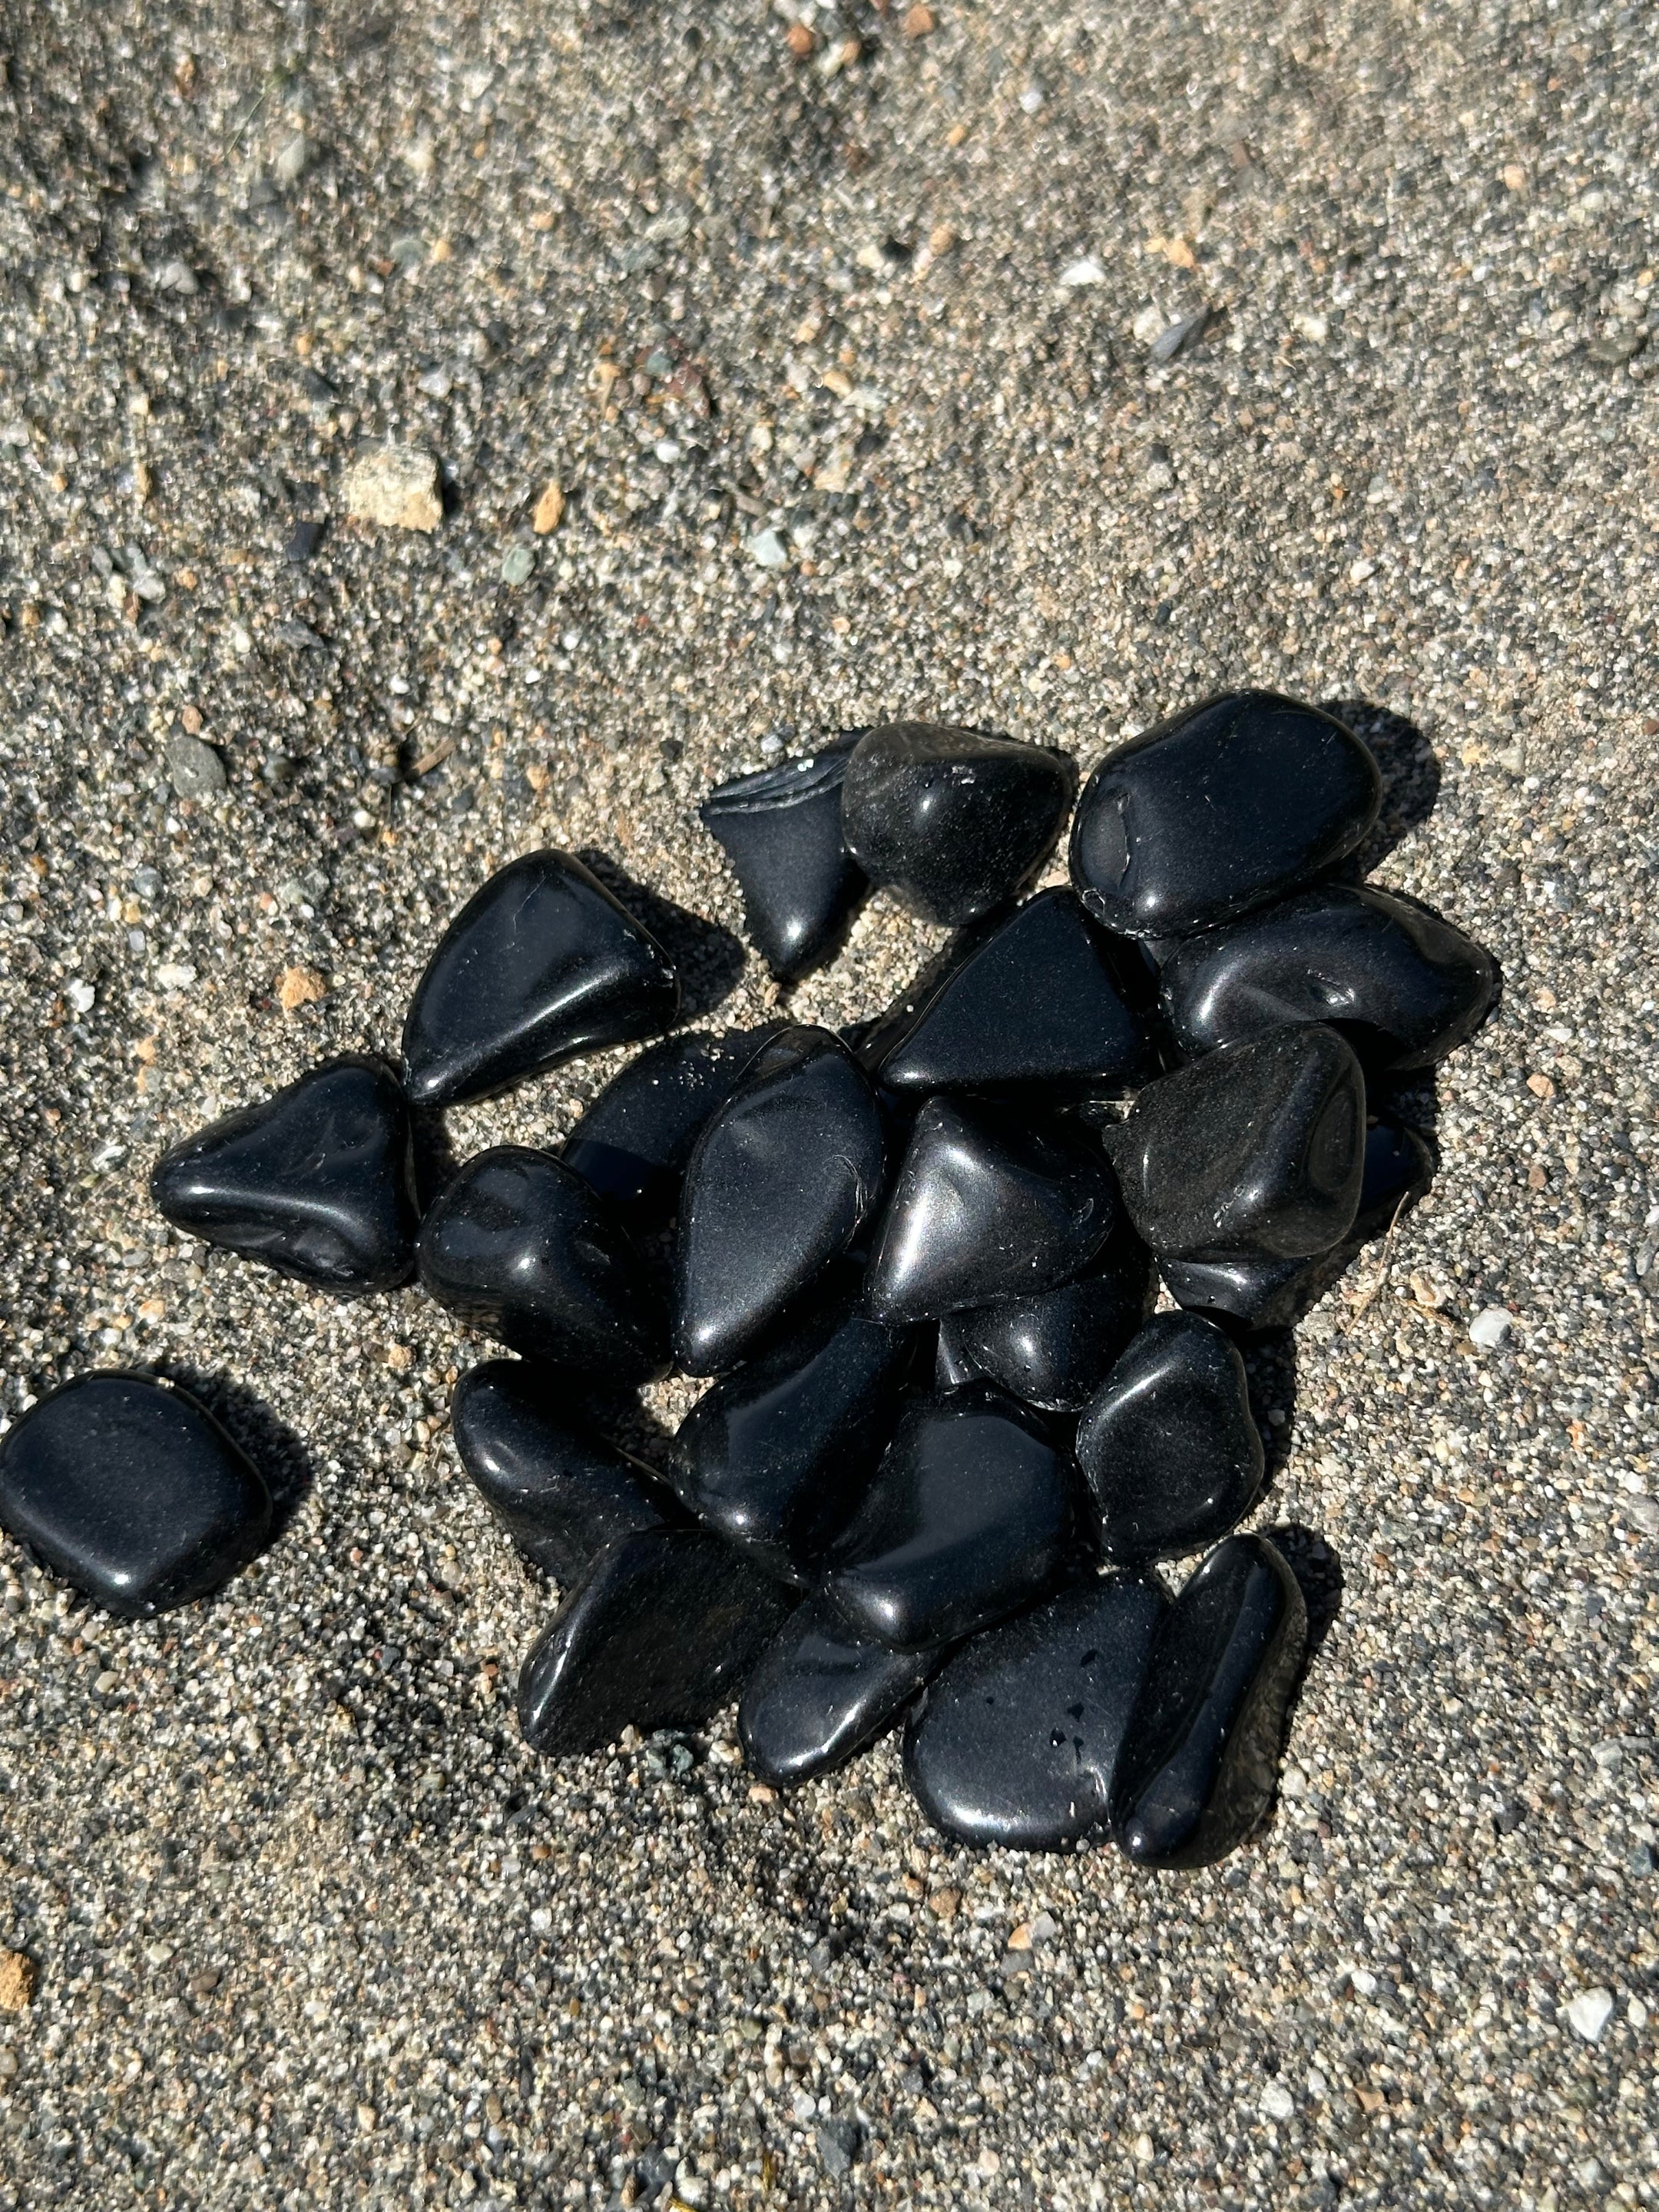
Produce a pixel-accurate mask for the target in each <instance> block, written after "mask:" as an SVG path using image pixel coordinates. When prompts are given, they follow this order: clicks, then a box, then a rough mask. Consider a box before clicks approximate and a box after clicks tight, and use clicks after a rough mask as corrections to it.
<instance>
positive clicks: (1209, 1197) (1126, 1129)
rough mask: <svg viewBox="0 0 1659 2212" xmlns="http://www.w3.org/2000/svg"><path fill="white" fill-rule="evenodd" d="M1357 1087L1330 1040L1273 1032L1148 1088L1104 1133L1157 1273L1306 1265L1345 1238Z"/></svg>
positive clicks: (1344, 1052) (1358, 1166) (1357, 1173)
mask: <svg viewBox="0 0 1659 2212" xmlns="http://www.w3.org/2000/svg"><path fill="white" fill-rule="evenodd" d="M1364 1140H1365V1081H1364V1076H1363V1075H1362V1074H1361V1073H1360V1071H1359V1063H1358V1060H1356V1059H1355V1058H1354V1055H1353V1051H1352V1047H1351V1046H1350V1045H1349V1044H1348V1043H1347V1042H1346V1040H1345V1039H1344V1038H1342V1037H1340V1036H1338V1034H1337V1032H1336V1031H1335V1030H1331V1029H1322V1028H1308V1029H1285V1030H1273V1031H1271V1032H1270V1033H1269V1034H1268V1035H1267V1036H1264V1037H1261V1038H1260V1039H1258V1040H1257V1041H1256V1042H1255V1043H1252V1044H1236V1045H1225V1046H1223V1047H1221V1048H1219V1049H1218V1051H1215V1052H1212V1053H1211V1054H1208V1055H1207V1057H1206V1058H1205V1059H1203V1060H1194V1061H1193V1062H1191V1063H1190V1065H1188V1066H1186V1067H1179V1068H1177V1069H1176V1071H1175V1073H1173V1074H1172V1075H1165V1076H1162V1077H1160V1078H1159V1079H1158V1081H1157V1082H1156V1083H1149V1084H1148V1085H1146V1088H1145V1090H1143V1091H1141V1092H1140V1093H1139V1096H1138V1097H1137V1098H1136V1100H1135V1103H1134V1104H1133V1107H1132V1108H1131V1109H1130V1110H1129V1114H1128V1116H1127V1119H1126V1120H1125V1121H1124V1122H1123V1124H1122V1126H1121V1128H1119V1129H1117V1130H1115V1131H1113V1132H1110V1133H1109V1138H1108V1141H1109V1145H1110V1148H1111V1152H1112V1157H1113V1158H1114V1160H1115V1163H1116V1164H1117V1170H1118V1177H1119V1181H1120V1183H1121V1188H1122V1194H1123V1203H1124V1206H1125V1207H1126V1208H1127V1212H1128V1214H1129V1218H1130V1219H1131V1220H1132V1221H1133V1223H1134V1225H1135V1227H1136V1229H1137V1230H1139V1232H1140V1235H1141V1237H1143V1238H1144V1239H1145V1240H1146V1243H1148V1244H1149V1245H1150V1246H1151V1247H1152V1250H1153V1251H1154V1252H1155V1253H1156V1254H1157V1255H1158V1259H1159V1261H1163V1260H1164V1259H1166V1258H1168V1259H1174V1260H1188V1259H1209V1258H1213V1257H1215V1256H1217V1255H1220V1254H1223V1253H1227V1252H1249V1253H1254V1254H1260V1255H1262V1256H1264V1257H1267V1258H1269V1259H1276V1260H1300V1259H1306V1258H1307V1257H1309V1255H1310V1254H1312V1253H1315V1252H1322V1251H1326V1250H1328V1249H1329V1248H1330V1247H1331V1246H1332V1245H1334V1244H1337V1243H1340V1242H1341V1240H1342V1239H1343V1238H1344V1237H1346V1235H1347V1234H1348V1231H1350V1230H1351V1229H1352V1226H1353V1219H1354V1213H1355V1211H1356V1209H1357V1207H1358V1204H1359V1190H1360V1182H1361V1178H1362V1176H1363V1173H1364V1149H1365V1144H1364Z"/></svg>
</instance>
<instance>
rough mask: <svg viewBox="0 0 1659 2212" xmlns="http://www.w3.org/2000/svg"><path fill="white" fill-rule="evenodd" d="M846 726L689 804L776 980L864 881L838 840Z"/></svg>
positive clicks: (814, 961) (813, 945)
mask: <svg viewBox="0 0 1659 2212" xmlns="http://www.w3.org/2000/svg"><path fill="white" fill-rule="evenodd" d="M857 742H858V738H857V736H856V735H854V736H850V737H845V738H837V739H836V742H835V743H834V744H828V745H824V746H823V747H821V748H820V750H818V751H817V752H815V753H813V754H811V755H810V756H809V757H806V758H805V759H803V760H787V761H780V762H779V763H777V765H776V766H775V768H766V769H761V771H760V773H759V774H758V775H740V776H737V777H734V778H733V779H732V781H731V782H729V783H722V784H720V785H717V786H716V787H715V788H714V790H713V791H711V792H710V793H709V794H708V798H707V799H704V801H703V803H702V806H701V808H700V809H699V810H698V811H699V814H700V816H701V818H702V823H703V825H704V827H705V828H706V829H708V831H709V833H710V835H711V836H714V837H716V838H718V840H719V841H720V844H721V845H722V846H723V847H724V848H725V850H726V858H727V860H730V862H731V863H732V872H733V874H734V875H735V876H736V877H737V879H738V884H739V885H740V886H741V887H742V890H743V903H744V917H745V919H746V921H747V923H748V927H749V934H750V937H752V938H753V939H754V940H755V943H756V945H757V946H758V947H759V949H760V954H761V957H762V958H763V960H764V961H765V963H766V964H767V966H768V967H769V969H771V970H772V973H773V974H774V975H776V976H777V977H778V978H779V979H780V980H781V981H792V980H793V978H794V977H796V976H798V975H805V973H806V972H807V970H808V969H811V968H816V967H817V965H818V964H819V963H820V962H821V961H823V960H826V959H827V958H828V957H829V955H830V954H831V953H832V952H833V951H835V950H836V946H837V945H839V944H840V942H841V939H842V936H843V935H844V934H845V932H846V928H847V924H848V921H850V920H851V919H852V916H853V914H854V909H855V908H857V906H858V903H859V901H860V899H861V898H862V897H863V896H864V895H865V893H866V891H867V890H869V888H870V886H869V884H868V881H867V880H866V877H865V875H864V873H863V872H862V870H861V869H860V867H859V866H858V865H857V863H856V862H855V861H854V860H853V859H852V858H851V856H850V855H849V854H848V851H847V848H846V847H845V846H844V845H843V844H842V834H841V787H842V778H843V777H844V776H845V775H846V773H847V761H848V755H849V754H850V753H851V751H852V750H853V747H854V745H855V744H857Z"/></svg>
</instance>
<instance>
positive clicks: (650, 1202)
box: [559, 1030, 766, 1226]
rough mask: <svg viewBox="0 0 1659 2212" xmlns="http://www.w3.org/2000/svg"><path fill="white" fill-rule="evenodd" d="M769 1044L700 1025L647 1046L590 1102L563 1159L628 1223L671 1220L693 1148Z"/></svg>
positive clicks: (757, 1037) (752, 1036)
mask: <svg viewBox="0 0 1659 2212" xmlns="http://www.w3.org/2000/svg"><path fill="white" fill-rule="evenodd" d="M765 1042H766V1039H765V1036H763V1035H757V1034H755V1033H753V1032H750V1033H746V1034H738V1035H732V1036H710V1035H709V1034H708V1032H707V1031H705V1030H694V1031H691V1032H689V1033H687V1034H686V1035H684V1036H671V1037H664V1038H663V1039H662V1041H661V1042H660V1043H658V1044H653V1045H647V1047H646V1048H645V1050H644V1051H643V1052H641V1053H640V1054H636V1055H635V1058H634V1059H632V1060H629V1063H628V1065H627V1066H626V1067H624V1068H623V1070H622V1072H621V1073H620V1074H618V1075H616V1076H613V1077H612V1078H611V1081H610V1082H609V1083H607V1084H606V1085H605V1089H604V1090H603V1091H600V1093H599V1097H597V1098H595V1099H594V1100H593V1101H592V1103H591V1104H590V1105H589V1106H588V1108H587V1110H586V1113H585V1114H584V1115H582V1117H581V1119H580V1121H578V1122H577V1124H576V1126H575V1127H574V1129H573V1130H572V1131H571V1132H570V1134H569V1135H568V1137H567V1138H566V1139H565V1140H564V1144H563V1146H562V1148H561V1151H560V1155H559V1157H560V1158H562V1160H563V1161H564V1163H565V1165H566V1166H567V1167H572V1168H574V1170H576V1173H577V1174H578V1175H579V1176H581V1178H582V1180H583V1182H587V1183H591V1184H592V1187H593V1188H594V1189H595V1190H596V1191H598V1192H599V1194H600V1196H601V1197H602V1198H605V1199H608V1200H610V1201H611V1204H612V1205H613V1206H616V1207H617V1210H618V1211H619V1212H621V1213H622V1214H623V1216H624V1218H626V1219H627V1220H628V1221H629V1222H630V1223H633V1224H638V1225H641V1226H643V1225H655V1224H657V1223H659V1222H662V1221H665V1220H666V1219H667V1218H668V1217H669V1216H670V1215H671V1213H672V1212H673V1211H674V1208H675V1206H676V1205H677V1204H678V1200H679V1192H680V1178H681V1176H683V1175H684V1172H685V1164H686V1162H687V1161H688V1160H689V1159H690V1157H691V1149H692V1146H694V1145H695V1144H696V1141H697V1139H698V1137H699V1136H700V1135H701V1134H702V1130H703V1127H704V1125H705V1124H706V1123H707V1122H708V1120H709V1118H710V1116H711V1115H714V1113H716V1112H717V1111H718V1110H719V1109H720V1107H722V1106H723V1105H724V1104H725V1103H726V1100H727V1099H728V1098H729V1097H731V1096H732V1092H733V1091H735V1090H736V1089H737V1087H738V1084H739V1083H740V1082H741V1081H742V1080H743V1078H744V1073H745V1072H746V1071H747V1069H748V1067H749V1066H750V1062H751V1061H752V1060H753V1059H754V1057H755V1055H756V1054H757V1052H758V1051H759V1050H760V1048H761V1047H762V1046H763V1044H764V1043H765Z"/></svg>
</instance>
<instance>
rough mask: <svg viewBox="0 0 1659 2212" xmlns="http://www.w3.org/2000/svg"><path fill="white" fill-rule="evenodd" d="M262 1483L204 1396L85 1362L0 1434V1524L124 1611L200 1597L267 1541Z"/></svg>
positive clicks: (76, 1583)
mask: <svg viewBox="0 0 1659 2212" xmlns="http://www.w3.org/2000/svg"><path fill="white" fill-rule="evenodd" d="M270 1520H271V1504H270V1492H269V1491H268V1490H267V1489H266V1487H265V1484H264V1478H263V1476H261V1474H259V1472H258V1468H255V1467H254V1465H253V1464H252V1461H250V1460H249V1459H248V1457H247V1456H246V1453H244V1452H243V1451H242V1449H240V1446H239V1445H238V1444H236V1443H234V1442H233V1441H232V1439H231V1438H230V1437H228V1436H227V1435H226V1433H225V1431H223V1429H222V1428H221V1427H220V1425H219V1424H218V1422H217V1421H216V1420H215V1419H214V1418H213V1416H212V1414H211V1413H209V1412H208V1410H207V1408H206V1407H205V1406H203V1405H201V1404H199V1403H198V1402H197V1400H196V1399H194V1398H192V1397H191V1395H190V1393H189V1392H188V1391H187V1390H181V1389H179V1388H178V1387H177V1386H176V1385H163V1384H161V1383H154V1382H151V1381H150V1380H149V1377H148V1376H143V1375H125V1374H118V1373H108V1374H100V1375H83V1376H80V1377H79V1378H78V1379H77V1380H76V1381H75V1382H73V1383H64V1386H63V1388H62V1389H58V1390H54V1391H53V1392H52V1394H51V1395H50V1396H49V1397H46V1398H42V1399H41V1400H40V1403H39V1404H38V1405H34V1406H31V1407H29V1409H28V1411H27V1413H23V1414H22V1415H21V1416H20V1418H19V1419H18V1421H17V1423H16V1425H15V1427H14V1428H13V1429H12V1431H11V1432H10V1433H9V1436H8V1437H6V1439H5V1442H4V1443H3V1445H0V1526H3V1527H4V1528H7V1529H8V1530H9V1532H10V1534H12V1535H14V1536H15V1537H16V1538H17V1539H18V1541H20V1542H21V1543H24V1544H27V1545H29V1546H30V1547H32V1548H33V1550H34V1551H35V1552H37V1553H39V1554H40V1558H41V1559H43V1560H45V1562H46V1565H47V1566H48V1567H50V1568H51V1569H52V1572H53V1573H54V1574H57V1575H61V1576H62V1577H63V1578H64V1581H65V1582H66V1583H70V1585H71V1586H72V1587H73V1588H74V1589H78V1590H83V1591H84V1592H85V1593H86V1595H88V1597H90V1598H93V1599H94V1600H95V1601H96V1602H97V1603H98V1604H100V1605H101V1606H104V1607H106V1608H107V1609H108V1611H110V1612H111V1613H121V1614H124V1615H125V1616H126V1617H127V1618H129V1619H131V1620H143V1619H147V1618H148V1617H149V1615H151V1614H152V1613H166V1612H168V1611H170V1610H171V1608H172V1607H174V1606H178V1605H185V1604H187V1603H188V1602H189V1601H190V1600H191V1598H196V1597H202V1596H204V1595H205V1594H206V1593H207V1592H208V1591H209V1590H211V1589H217V1588H218V1586H219V1584H220V1583H222V1582H225V1581H228V1578H229V1577H231V1576H232V1575H234V1573H235V1572H236V1571H237V1569H238V1568H239V1567H242V1566H246V1564H247V1562H248V1561H249V1560H250V1559H252V1558H253V1556H254V1554H255V1553H258V1552H259V1551H260V1550H262V1549H263V1548H264V1544H265V1542H266V1540H267V1539H268V1537H269V1535H270Z"/></svg>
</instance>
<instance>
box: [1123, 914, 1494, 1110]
mask: <svg viewBox="0 0 1659 2212" xmlns="http://www.w3.org/2000/svg"><path fill="white" fill-rule="evenodd" d="M1497 989H1498V963H1497V962H1496V961H1495V960H1494V959H1493V958H1492V955H1491V954H1490V953H1489V952H1486V951H1483V950H1482V948H1481V947H1480V945H1477V944H1475V943H1474V939H1471V938H1468V937H1465V936H1464V934H1463V933H1462V930H1461V929H1456V928H1454V927H1453V926H1452V924H1451V923H1450V922H1449V921H1444V920H1443V918H1442V917H1441V916H1440V915H1437V914H1435V913H1432V912H1431V910H1430V908H1427V907H1425V906H1419V905H1418V904H1417V902H1415V901H1414V900H1413V899H1407V898H1401V897H1400V896H1397V895H1396V894H1395V893H1394V892H1392V891H1385V890H1376V888H1375V887H1374V886H1372V885H1370V884H1364V885H1361V886H1358V887H1354V886H1351V885H1349V884H1326V885H1323V886H1322V887H1321V888H1320V889H1319V890H1310V891H1304V892H1303V893H1302V894H1301V895H1300V896H1298V897H1297V898H1292V899H1286V900H1285V902H1284V903H1283V905H1281V906H1274V907H1269V908H1267V910H1266V911H1265V912H1263V913H1261V914H1255V915H1249V917H1248V918H1247V919H1246V920H1244V921H1239V922H1235V923H1233V924H1232V925H1231V927H1228V928H1226V929H1217V930H1211V931H1206V933H1205V934H1204V935H1202V936H1201V937H1194V938H1189V939H1187V941H1186V942H1185V943H1184V944H1183V945H1180V946H1179V947H1178V948H1177V949H1176V951H1175V952H1174V953H1173V954H1172V956H1171V957H1170V958H1169V959H1168V960H1167V961H1166V962H1165V963H1164V969H1163V974H1162V982H1161V990H1160V997H1161V1001H1162V1004H1163V1007H1164V1015H1165V1017H1166V1018H1167V1019H1168V1021H1169V1024H1170V1029H1171V1030H1172V1032H1173V1034H1174V1036H1175V1038H1176V1042H1177V1043H1178V1044H1179V1045H1180V1047H1181V1048H1182V1051H1184V1052H1188V1053H1201V1052H1212V1051H1213V1050H1214V1049H1215V1048H1216V1047H1217V1046H1218V1045H1223V1044H1239V1043H1243V1042H1247V1041H1248V1040H1249V1039H1250V1038H1252V1037H1257V1036H1261V1035H1262V1034H1263V1033H1264V1032H1265V1031H1266V1030H1271V1029H1277V1028H1279V1027H1282V1026H1283V1025H1284V1024H1287V1023H1293V1022H1328V1023H1331V1024H1334V1025H1335V1026H1337V1027H1340V1030H1342V1033H1343V1035H1344V1036H1346V1038H1347V1039H1348V1042H1350V1043H1351V1044H1352V1046H1353V1048H1354V1050H1355V1051H1356V1052H1357V1053H1358V1055H1359V1057H1360V1060H1361V1061H1362V1062H1363V1063H1364V1066H1366V1067H1367V1068H1368V1069H1370V1070H1372V1071H1373V1072H1383V1073H1402V1072H1405V1071H1407V1070H1415V1069H1419V1068H1424V1067H1428V1066H1431V1065H1432V1063H1433V1062H1434V1061H1436V1060H1443V1058H1444V1057H1445V1055H1446V1054H1448V1053H1449V1052H1451V1051H1453V1050H1454V1049H1455V1048H1456V1047H1457V1046H1458V1045H1460V1044H1462V1042H1463V1041H1464V1039H1465V1038H1466V1037H1468V1036H1471V1035H1472V1034H1473V1032H1474V1030H1475V1029H1476V1028H1478V1027H1479V1025H1480V1022H1481V1020H1482V1019H1483V1018H1484V1017H1485V1015H1486V1009H1487V1008H1488V1007H1489V1006H1491V1004H1492V999H1493V996H1494V994H1496V992H1497Z"/></svg>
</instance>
